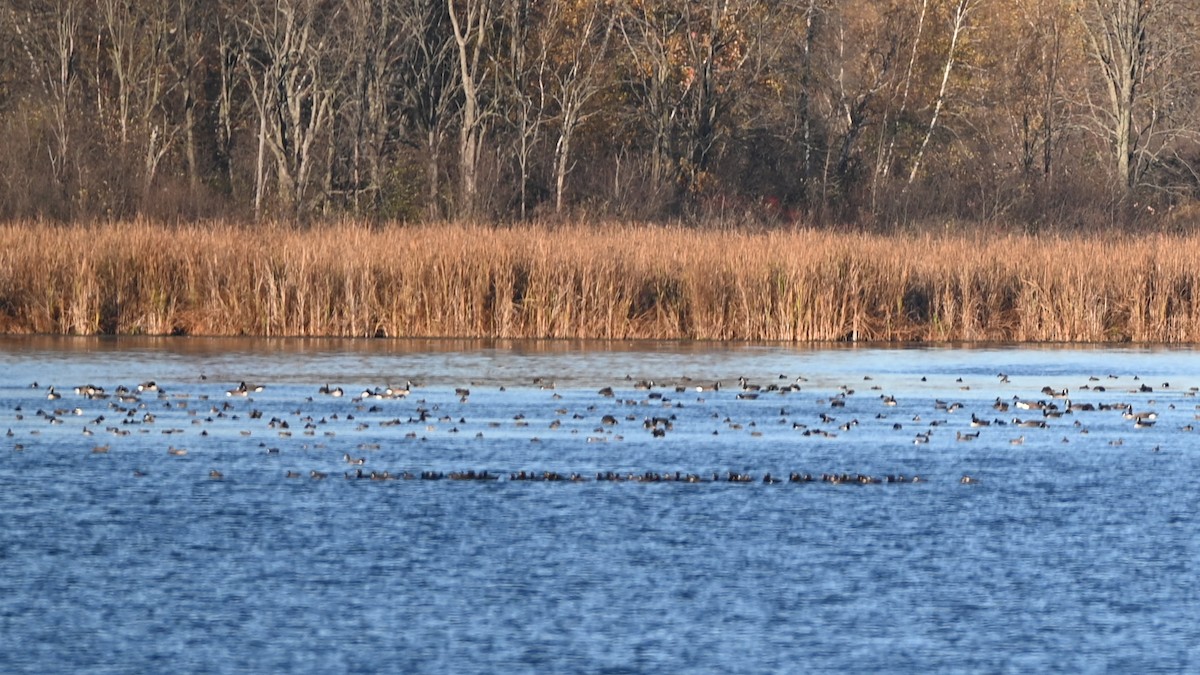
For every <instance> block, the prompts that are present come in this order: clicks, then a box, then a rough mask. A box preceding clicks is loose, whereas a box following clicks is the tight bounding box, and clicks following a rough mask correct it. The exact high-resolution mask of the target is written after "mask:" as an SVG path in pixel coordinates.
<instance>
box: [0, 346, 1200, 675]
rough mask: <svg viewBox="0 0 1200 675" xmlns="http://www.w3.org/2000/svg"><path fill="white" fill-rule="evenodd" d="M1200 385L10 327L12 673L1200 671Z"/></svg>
mask: <svg viewBox="0 0 1200 675" xmlns="http://www.w3.org/2000/svg"><path fill="white" fill-rule="evenodd" d="M999 373H1004V374H1006V375H1007V376H1008V378H1007V379H1008V381H1007V382H1004V381H1002V380H1001V379H1000V378H999V377H998V374H999ZM740 377H744V378H746V380H747V382H748V384H750V385H751V386H757V387H758V389H757V390H756V391H752V390H743V389H742V387H740V386H739V382H738V379H739V378H740ZM798 378H799V379H798ZM866 378H870V379H866ZM1091 378H1096V379H1091ZM1135 378H1136V379H1135ZM149 380H153V381H155V382H156V383H157V384H158V385H159V387H160V388H161V389H162V391H161V392H158V393H155V392H152V391H145V392H142V393H141V394H136V385H137V384H139V383H142V382H145V381H149ZM242 381H245V382H248V383H251V384H263V385H265V388H264V390H263V391H262V392H260V393H253V394H251V395H249V396H245V397H242V396H227V395H226V391H227V390H228V389H230V388H233V387H235V386H236V385H237V384H238V383H239V382H242ZM406 381H411V383H412V389H411V393H410V394H409V395H408V396H407V397H404V398H399V399H387V400H377V399H369V400H363V401H356V400H355V399H356V398H357V396H358V395H359V394H360V393H361V392H362V391H363V390H364V389H366V388H375V387H385V386H388V385H391V386H394V387H400V386H402V385H404V383H405V382H406ZM651 381H652V382H653V386H652V387H651V386H649V385H650V382H651ZM35 382H36V386H33V385H34V383H35ZM716 382H720V383H721V385H722V388H721V389H720V390H719V391H711V390H708V389H709V388H710V387H711V385H712V384H714V383H716ZM639 383H640V384H641V386H638V385H639ZM86 384H93V385H97V386H100V387H103V388H104V389H105V391H106V395H107V397H108V398H104V399H100V398H92V399H89V398H86V397H84V396H81V395H78V394H76V393H75V392H74V388H75V387H78V386H82V385H86ZM325 384H328V385H330V386H331V387H336V386H341V387H342V388H343V389H344V390H345V392H346V395H345V396H344V397H341V398H333V397H329V396H323V395H320V394H318V388H319V387H321V386H322V385H325ZM119 385H124V386H126V387H131V388H133V389H134V390H135V393H134V394H130V395H129V397H128V398H127V400H121V399H119V398H118V397H117V395H116V389H117V387H118V386H119ZM791 385H797V386H798V387H799V389H798V390H791V389H792V387H791ZM50 386H54V387H55V388H56V391H57V392H59V393H61V394H62V398H61V399H57V400H50V399H49V398H47V394H48V387H50ZM606 386H609V387H612V388H613V389H614V396H612V397H606V396H602V395H600V393H599V389H600V388H601V387H606ZM677 386H678V387H680V388H683V389H684V391H676V387H677ZM1045 386H1049V387H1051V388H1052V389H1056V390H1060V389H1064V388H1066V389H1069V390H1070V391H1069V394H1068V395H1069V398H1070V401H1071V402H1072V403H1077V404H1078V403H1091V404H1093V405H1095V406H1100V405H1101V404H1104V405H1105V406H1110V405H1114V404H1119V403H1126V404H1129V405H1131V406H1132V407H1133V411H1134V412H1154V413H1156V419H1155V420H1153V422H1154V424H1153V426H1151V427H1147V428H1135V424H1134V421H1132V420H1130V419H1126V418H1125V417H1124V416H1123V415H1122V412H1121V410H1119V409H1114V410H1096V411H1075V412H1068V411H1067V410H1066V407H1067V399H1065V398H1057V399H1055V398H1051V397H1050V396H1049V395H1048V394H1044V393H1042V392H1041V389H1042V388H1043V387H1045ZM1193 386H1200V352H1196V351H1192V350H1177V349H1171V350H1168V349H1136V350H1134V349H1085V348H1047V349H1029V348H1022V349H1016V348H1004V347H996V348H972V349H965V348H947V347H941V348H913V349H894V348H883V349H879V348H834V347H829V348H796V347H791V346H770V345H765V346H732V347H731V346H723V345H716V344H699V345H696V344H676V343H667V344H664V343H632V344H630V343H621V344H609V343H572V342H552V343H536V342H515V343H480V342H455V341H402V342H397V341H294V340H194V339H175V340H150V339H146V340H130V339H119V340H118V339H80V340H71V339H49V338H0V432H11V435H9V434H7V433H6V434H5V435H4V436H3V437H0V647H2V649H0V671H3V672H37V673H46V672H161V671H165V670H168V669H170V670H180V671H187V672H194V671H212V672H256V673H257V672H272V671H282V670H295V671H308V672H362V671H368V672H373V671H391V672H438V673H442V672H489V673H490V672H617V673H625V672H629V673H633V672H681V671H682V672H798V671H807V672H820V671H869V672H877V671H889V672H928V671H931V670H933V671H942V672H998V671H1004V672H1029V671H1070V672H1137V673H1146V672H1196V671H1197V670H1198V669H1200V618H1198V617H1200V581H1198V579H1200V527H1198V523H1197V512H1198V509H1200V497H1198V496H1197V495H1198V491H1197V489H1196V478H1197V476H1200V448H1198V447H1197V444H1196V442H1195V439H1196V438H1197V436H1196V433H1200V432H1190V431H1189V429H1190V425H1192V424H1197V425H1200V421H1196V419H1195V417H1196V413H1197V409H1196V403H1197V401H1196V398H1194V396H1193V394H1194V393H1195V392H1194V391H1193V390H1191V387H1193ZM697 387H702V388H704V389H705V390H704V391H697V390H696V388H697ZM772 388H779V389H788V390H789V391H788V392H787V393H782V392H780V391H771V389H772ZM456 389H469V390H470V394H469V396H467V397H466V398H465V400H464V398H463V396H462V393H461V392H456ZM1147 390H1148V391H1147ZM884 397H894V399H895V402H896V405H894V406H892V405H887V403H886V401H887V400H886V399H885V398H884ZM1014 397H1015V399H1014ZM997 399H999V400H1000V401H1002V402H1005V403H1008V404H1009V406H1010V407H1009V410H1007V411H1000V410H997V409H996V408H995V407H994V406H993V404H994V403H995V402H996V400H997ZM1016 400H1021V401H1033V402H1036V401H1039V400H1041V401H1045V402H1047V403H1053V404H1054V405H1056V406H1057V408H1058V410H1057V411H1054V410H1050V411H1049V413H1050V416H1047V414H1046V413H1045V412H1042V411H1041V410H1038V409H1033V410H1026V409H1019V408H1017V407H1016V406H1015V405H1014V404H1015V401H1016ZM1056 412H1057V413H1062V414H1061V416H1055V413H1056ZM605 415H611V416H612V417H613V418H614V420H615V421H616V424H604V423H603V419H602V418H603V417H604V416H605ZM972 415H975V416H977V417H978V418H980V419H984V420H986V421H988V422H991V424H989V425H987V426H972V424H971V419H972ZM823 416H824V417H823ZM100 417H103V419H98V418H100ZM654 417H660V418H663V420H664V421H663V422H660V424H659V428H665V427H666V424H665V422H666V421H669V422H670V428H669V430H666V431H665V435H663V436H661V437H655V436H654V435H653V434H652V432H651V431H650V430H649V429H647V428H645V426H644V421H645V420H646V419H648V418H654ZM1014 418H1019V419H1022V420H1029V419H1038V420H1042V421H1044V422H1045V423H1046V427H1045V428H1035V427H1020V426H1017V425H1016V424H1015V423H1014V421H1013V420H1014ZM285 423H286V425H287V426H286V428H285V427H284V424H285ZM1001 423H1004V424H1001ZM805 431H808V432H809V433H808V435H805V433H804V432H805ZM926 433H928V442H927V443H916V442H914V440H915V439H917V437H918V435H924V434H926ZM975 433H978V434H979V436H978V437H977V438H973V439H971V440H959V438H960V437H961V436H964V435H968V434H975ZM88 434H90V435H88ZM1017 439H1019V440H1021V441H1022V442H1021V443H1020V444H1014V443H1013V441H1014V440H1017ZM168 449H176V450H186V454H174V455H173V454H169V453H168ZM98 450H100V451H98ZM104 450H106V451H104ZM346 455H349V457H350V459H353V460H356V459H359V458H361V459H362V460H364V463H363V464H362V465H361V466H360V465H357V464H348V463H347V462H346V461H345V456H346ZM358 469H362V470H363V471H364V472H366V473H368V474H369V472H371V471H375V472H383V471H388V472H389V473H390V474H392V475H402V474H403V473H404V472H412V473H414V474H420V472H422V471H432V472H445V473H449V472H455V471H463V470H474V471H484V470H486V471H488V472H491V473H493V474H498V475H500V476H501V478H500V479H499V480H495V481H453V480H419V479H416V480H380V481H376V480H361V479H354V480H347V479H345V478H343V475H344V474H347V473H350V474H353V472H354V471H355V470H358ZM214 470H215V471H218V472H219V473H220V474H221V476H222V477H221V478H211V477H210V472H211V471H214ZM521 470H525V471H531V472H537V473H538V474H539V475H540V474H541V473H542V472H545V471H551V472H560V473H562V474H563V475H569V474H571V473H580V474H582V475H583V476H585V477H588V478H594V477H595V475H596V474H597V473H598V472H614V473H617V474H621V475H626V474H637V475H641V474H645V473H646V472H657V473H660V474H661V473H670V474H673V473H674V472H676V471H678V472H681V473H683V474H687V473H695V474H698V475H700V476H703V477H704V478H706V479H711V478H712V476H713V474H717V475H718V476H719V477H720V478H722V480H719V481H716V482H713V481H711V480H708V481H706V482H704V483H700V484H686V483H680V482H674V481H667V482H649V483H646V482H637V481H628V480H627V481H621V482H610V481H596V480H588V481H584V482H570V481H561V482H554V481H550V482H547V481H515V480H508V478H509V475H510V474H511V473H513V472H517V471H521ZM314 471H315V472H319V473H324V474H327V476H328V477H327V478H325V479H323V480H316V479H312V478H311V477H310V475H311V472H314ZM288 472H296V473H298V474H300V475H301V477H299V478H289V477H288ZM730 472H734V473H747V474H750V475H751V476H752V477H753V479H754V480H753V482H750V483H730V482H727V481H725V480H724V478H725V477H726V476H727V475H728V474H729V473H730ZM792 472H797V473H811V474H814V476H816V477H817V480H814V481H813V482H807V483H790V482H783V483H781V484H763V482H762V481H761V479H762V477H763V476H764V474H766V473H770V474H772V475H773V476H778V477H785V478H786V477H787V476H788V475H789V474H790V473H792ZM823 473H831V474H848V475H851V476H857V475H860V474H861V475H863V476H868V477H872V478H876V479H879V480H881V481H883V482H880V483H872V484H858V483H857V482H851V483H844V484H831V483H828V482H823V481H821V480H819V476H820V475H821V474H823ZM901 474H902V475H904V476H905V477H911V476H913V475H919V476H921V477H922V478H923V479H924V480H923V482H920V483H916V484H913V483H909V482H905V483H903V484H900V483H888V482H886V480H885V477H886V476H888V475H893V476H895V475H901ZM964 475H969V476H971V477H973V478H975V479H976V480H977V481H978V482H977V483H975V484H962V483H961V482H960V479H961V478H962V477H963V476H964Z"/></svg>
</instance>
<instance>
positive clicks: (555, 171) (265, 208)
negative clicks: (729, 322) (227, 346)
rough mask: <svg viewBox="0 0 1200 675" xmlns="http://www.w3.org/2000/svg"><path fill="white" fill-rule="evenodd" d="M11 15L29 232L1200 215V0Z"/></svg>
mask: <svg viewBox="0 0 1200 675" xmlns="http://www.w3.org/2000/svg"><path fill="white" fill-rule="evenodd" d="M6 4H7V7H5V8H3V9H0V37H2V38H3V40H0V143H2V144H3V147H4V152H3V153H0V218H4V219H21V218H38V219H49V220H58V221H87V220H95V219H101V220H114V219H125V218H130V217H134V216H139V217H144V218H150V219H154V220H164V221H173V220H178V219H195V218H226V219H232V220H249V219H255V220H260V219H267V218H271V219H279V218H282V219H288V220H292V219H297V220H309V219H327V218H340V217H344V216H353V217H355V218H359V219H361V218H367V219H401V220H410V221H412V220H427V221H441V220H445V219H451V220H463V221H467V220H489V221H490V220H496V221H520V220H529V219H543V220H545V219H556V218H572V219H578V218H580V217H587V218H593V219H607V220H612V219H619V220H648V221H653V220H666V219H669V220H676V219H688V220H698V221H704V220H715V221H723V222H730V221H735V222H737V221H743V220H745V219H762V220H768V221H801V222H805V223H809V224H812V223H830V222H854V223H859V224H866V225H890V224H896V223H910V222H921V221H927V220H930V219H939V220H940V219H955V220H965V221H974V222H984V223H995V222H1016V223H1022V224H1025V225H1027V226H1030V227H1035V228H1036V227H1044V226H1053V227H1090V226H1093V225H1098V224H1113V223H1116V224H1126V223H1130V222H1135V221H1137V222H1158V223H1165V224H1168V225H1172V226H1177V225H1181V224H1186V223H1189V222H1194V221H1195V220H1196V219H1197V218H1196V215H1197V213H1200V207H1197V206H1196V202H1197V197H1198V196H1200V65H1198V64H1200V0H1155V1H1153V2H1149V1H1147V0H1006V1H1005V2H997V1H995V0H541V1H539V0H208V1H203V2H196V1H194V0H9V1H8V2H7V3H6Z"/></svg>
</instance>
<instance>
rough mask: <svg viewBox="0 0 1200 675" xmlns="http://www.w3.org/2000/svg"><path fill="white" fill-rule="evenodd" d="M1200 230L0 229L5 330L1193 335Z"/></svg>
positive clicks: (1113, 338)
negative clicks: (1196, 233)
mask: <svg viewBox="0 0 1200 675" xmlns="http://www.w3.org/2000/svg"><path fill="white" fill-rule="evenodd" d="M1198 260H1200V238H1197V237H1186V236H1172V235H1165V234H1163V235H1151V236H1145V237H1140V238H1132V237H1131V238H1118V237H1114V236H1098V237H1083V236H1077V237H1033V236H1017V235H1007V236H997V237H994V238H983V237H977V236H965V235H963V236H960V235H954V234H941V235H928V234H924V235H886V236H885V235H870V234H858V233H836V232H828V231H809V230H790V231H767V232H763V231H760V232H737V231H713V230H693V229H686V228H673V227H662V226H642V225H630V224H619V223H612V224H598V225H573V226H563V227H553V228H551V227H543V226H532V225H531V226H512V227H489V226H468V225H422V226H401V225H395V226H386V227H372V226H370V225H366V224H357V223H341V224H336V225H328V226H319V227H314V228H295V227H290V226H283V225H271V226H254V227H250V226H240V225H231V224H223V223H200V224H193V225H184V226H164V225H156V224H150V223H143V222H133V223H120V224H111V225H91V226H73V227H58V226H51V225H44V224H39V223H15V224H7V225H0V331H7V332H14V333H71V334H97V333H115V334H172V333H175V334H188V335H269V336H281V335H294V336H386V337H408V336H411V337H430V336H445V337H500V338H523V337H529V338H617V339H620V338H650V339H701V340H783V341H819V340H861V341H993V340H995V341H1074V342H1124V341H1134V342H1196V341H1200V306H1198V305H1200V278H1198V277H1200V268H1198V267H1197V264H1196V261H1198Z"/></svg>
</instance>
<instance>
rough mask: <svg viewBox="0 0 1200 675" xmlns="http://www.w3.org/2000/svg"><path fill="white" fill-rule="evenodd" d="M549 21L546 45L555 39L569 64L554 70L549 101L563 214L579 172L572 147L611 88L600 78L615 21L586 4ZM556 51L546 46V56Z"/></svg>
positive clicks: (557, 202) (557, 200)
mask: <svg viewBox="0 0 1200 675" xmlns="http://www.w3.org/2000/svg"><path fill="white" fill-rule="evenodd" d="M555 6H556V7H558V8H560V9H558V10H557V11H555V12H554V13H553V14H552V15H551V16H550V17H549V20H548V22H547V23H548V26H547V29H548V30H547V31H545V32H544V33H543V36H544V38H545V39H546V40H550V39H554V40H555V42H556V43H557V44H559V45H561V46H562V47H563V48H564V53H565V54H566V58H565V59H564V60H563V61H562V62H557V63H554V64H553V67H551V68H550V69H549V70H550V76H549V77H550V81H551V86H550V98H551V99H552V100H553V101H554V103H555V105H556V107H557V109H558V120H557V121H558V138H557V140H556V141H555V143H554V169H553V174H554V212H555V213H562V210H563V194H564V192H565V190H566V184H567V176H568V175H569V174H570V173H571V170H572V168H574V158H573V157H572V155H571V151H572V142H573V141H574V138H575V134H576V132H577V131H578V129H579V127H580V125H582V124H584V123H585V122H586V121H587V120H588V118H589V117H591V116H592V115H594V114H595V113H596V112H597V110H596V109H594V108H592V107H590V104H591V102H592V100H593V99H594V98H595V97H596V96H597V95H598V94H599V93H600V92H601V91H603V88H604V87H605V86H606V85H605V81H604V80H603V79H602V78H601V76H600V71H601V66H602V64H603V63H604V62H605V60H606V59H607V58H608V57H609V53H608V51H609V39H610V37H611V36H612V33H613V27H614V25H615V22H616V16H615V15H614V14H612V13H611V12H610V11H609V10H608V8H606V7H605V6H604V5H603V4H602V3H600V2H591V3H587V4H585V5H584V6H583V7H582V8H581V9H580V10H579V11H580V12H581V14H580V15H576V16H573V17H566V16H563V14H562V10H561V5H560V4H559V3H555ZM552 49H553V47H552V45H550V44H544V45H543V48H542V53H543V54H549V53H551V50H552Z"/></svg>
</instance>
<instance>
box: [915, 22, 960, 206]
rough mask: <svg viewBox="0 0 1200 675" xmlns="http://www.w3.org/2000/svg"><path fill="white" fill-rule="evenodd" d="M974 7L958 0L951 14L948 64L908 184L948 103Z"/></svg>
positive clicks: (918, 167)
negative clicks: (955, 68)
mask: <svg viewBox="0 0 1200 675" xmlns="http://www.w3.org/2000/svg"><path fill="white" fill-rule="evenodd" d="M971 9H972V6H971V0H956V1H955V3H954V9H953V11H952V12H951V14H950V47H949V48H948V49H947V50H946V64H945V67H944V68H943V69H942V82H941V85H940V86H939V87H938V93H937V98H936V99H934V102H933V114H932V115H930V117H929V128H927V129H926V130H925V138H924V139H923V140H922V141H921V145H920V146H919V147H918V148H917V154H916V156H915V157H914V158H913V162H912V170H911V171H909V173H908V184H909V185H912V182H913V181H914V180H916V178H917V172H918V171H920V169H921V159H922V158H924V156H925V148H927V147H928V146H929V139H930V138H932V137H933V132H934V130H935V129H936V128H937V123H938V116H939V115H940V114H941V112H942V107H943V106H944V105H945V103H946V93H947V88H948V86H949V84H950V72H951V71H952V70H953V69H954V64H955V59H956V58H957V56H958V54H957V51H956V50H957V47H958V43H959V40H961V39H962V37H963V33H964V32H965V31H966V29H967V16H968V15H969V14H970V12H971Z"/></svg>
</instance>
